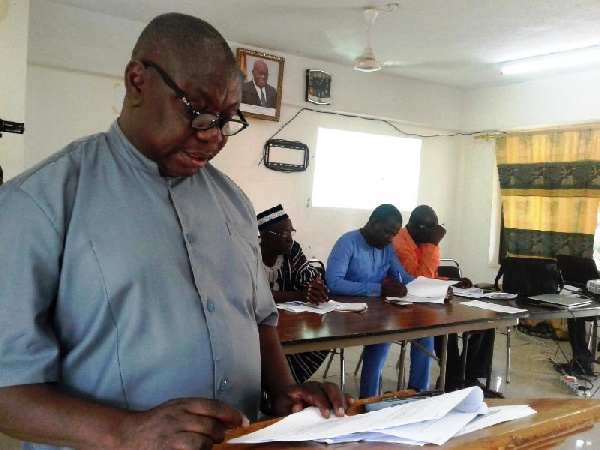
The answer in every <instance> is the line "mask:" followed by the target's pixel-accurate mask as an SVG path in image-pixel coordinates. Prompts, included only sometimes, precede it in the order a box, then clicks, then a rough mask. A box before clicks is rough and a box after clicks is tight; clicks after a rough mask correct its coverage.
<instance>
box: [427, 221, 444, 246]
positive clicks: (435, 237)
mask: <svg viewBox="0 0 600 450" xmlns="http://www.w3.org/2000/svg"><path fill="white" fill-rule="evenodd" d="M445 235H446V229H445V228H444V227H443V226H441V225H435V226H434V227H432V228H431V230H430V231H429V242H430V243H431V244H434V245H439V243H440V241H441V240H442V239H443V238H444V236H445Z"/></svg>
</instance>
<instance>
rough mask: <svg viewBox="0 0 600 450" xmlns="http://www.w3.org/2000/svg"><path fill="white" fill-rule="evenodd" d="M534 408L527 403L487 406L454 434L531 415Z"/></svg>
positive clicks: (469, 431)
mask: <svg viewBox="0 0 600 450" xmlns="http://www.w3.org/2000/svg"><path fill="white" fill-rule="evenodd" d="M535 413H536V410H535V409H533V408H531V407H530V406H528V405H505V406H492V407H490V408H489V411H488V412H487V414H484V415H481V416H478V417H477V418H475V419H474V420H473V421H472V422H471V423H469V424H468V425H467V426H465V427H464V428H463V429H462V430H460V431H459V432H458V433H457V434H456V435H457V436H460V435H462V434H467V433H471V432H473V431H477V430H481V429H483V428H487V427H489V426H492V425H496V424H498V423H502V422H508V421H509V420H515V419H520V418H522V417H527V416H531V415H532V414H535Z"/></svg>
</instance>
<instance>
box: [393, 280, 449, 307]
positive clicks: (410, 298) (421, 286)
mask: <svg viewBox="0 0 600 450" xmlns="http://www.w3.org/2000/svg"><path fill="white" fill-rule="evenodd" d="M456 283H457V281H451V280H437V279H435V278H425V277H417V278H415V279H414V280H413V281H411V282H410V283H408V284H407V285H406V289H407V290H408V294H406V297H387V300H388V301H390V302H395V301H399V302H411V303H444V299H445V298H446V295H447V293H448V287H449V286H452V285H453V284H456Z"/></svg>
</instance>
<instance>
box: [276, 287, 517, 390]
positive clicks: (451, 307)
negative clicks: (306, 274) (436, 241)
mask: <svg viewBox="0 0 600 450" xmlns="http://www.w3.org/2000/svg"><path fill="white" fill-rule="evenodd" d="M333 299H334V300H336V301H338V302H344V303H361V302H362V303H367V305H368V308H367V311H365V312H363V313H351V312H331V313H328V314H323V315H319V314H314V313H290V312H288V311H282V310H280V313H279V325H278V326H277V332H278V333H279V340H280V341H281V344H282V346H283V351H284V352H285V353H286V354H290V353H299V352H305V351H314V350H329V349H343V348H346V347H355V346H361V345H368V344H380V343H384V342H395V341H404V340H410V339H417V338H422V337H428V336H440V335H441V336H444V344H443V347H442V348H443V352H442V355H441V358H440V381H441V383H442V386H441V388H442V389H443V383H444V381H445V374H446V351H445V350H446V347H447V335H448V334H449V333H462V332H464V331H476V330H486V329H490V328H498V327H507V328H509V327H511V326H514V325H516V324H517V323H518V319H519V317H521V316H526V314H521V315H519V314H506V313H496V312H493V311H490V310H485V309H481V308H473V307H468V306H460V303H461V302H462V301H465V299H459V298H457V297H456V298H454V299H453V300H452V301H451V302H450V303H447V304H433V303H426V304H419V303H414V304H412V305H406V306H396V305H392V304H389V303H387V302H385V301H384V300H383V298H381V297H342V296H334V297H333ZM341 363H342V367H341V368H340V372H341V376H342V377H343V374H344V373H345V368H344V367H343V358H341ZM341 385H342V386H343V385H344V379H343V378H342V380H341Z"/></svg>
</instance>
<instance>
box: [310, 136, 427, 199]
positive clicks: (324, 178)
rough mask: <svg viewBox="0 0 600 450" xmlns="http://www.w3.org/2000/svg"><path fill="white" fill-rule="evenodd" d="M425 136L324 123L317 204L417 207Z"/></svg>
mask: <svg viewBox="0 0 600 450" xmlns="http://www.w3.org/2000/svg"><path fill="white" fill-rule="evenodd" d="M421 144H422V141H421V139H413V138H404V137H397V136H387V135H377V134H370V133H357V132H350V131H342V130H334V129H329V128H319V131H318V135H317V150H316V153H315V178H314V182H313V191H312V206H316V207H335V208H355V209H368V210H372V209H374V208H375V207H376V206H378V205H380V204H382V203H391V204H393V205H394V206H396V207H397V208H398V209H399V210H401V211H412V210H413V208H415V207H416V206H417V195H418V192H419V173H420V168H421Z"/></svg>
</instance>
